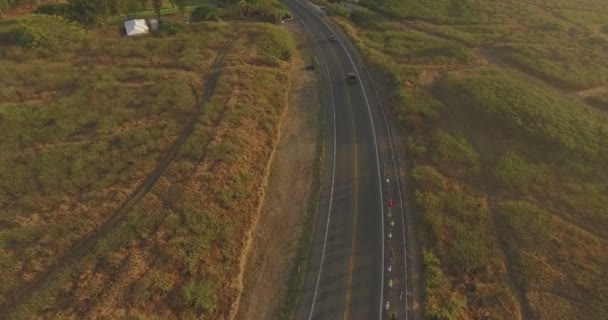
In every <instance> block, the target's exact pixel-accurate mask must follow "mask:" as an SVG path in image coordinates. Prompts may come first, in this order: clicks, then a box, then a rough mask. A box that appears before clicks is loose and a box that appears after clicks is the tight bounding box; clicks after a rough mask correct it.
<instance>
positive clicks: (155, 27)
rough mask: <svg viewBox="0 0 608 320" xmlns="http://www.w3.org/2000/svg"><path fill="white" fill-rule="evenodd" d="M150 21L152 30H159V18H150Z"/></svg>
mask: <svg viewBox="0 0 608 320" xmlns="http://www.w3.org/2000/svg"><path fill="white" fill-rule="evenodd" d="M148 22H149V23H150V30H152V31H158V19H149V20H148Z"/></svg>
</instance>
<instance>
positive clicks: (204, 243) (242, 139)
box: [0, 23, 290, 318]
mask: <svg viewBox="0 0 608 320" xmlns="http://www.w3.org/2000/svg"><path fill="white" fill-rule="evenodd" d="M194 28H195V29H194V30H193V31H192V32H186V33H183V34H179V35H178V36H176V37H166V38H160V39H158V38H141V39H134V40H131V39H121V38H112V39H107V38H106V39H103V40H101V41H99V42H100V43H98V44H93V45H92V46H91V45H89V47H87V48H86V49H84V52H83V50H82V49H79V48H74V51H69V50H66V51H65V52H64V53H62V54H61V55H60V56H59V57H57V56H53V57H48V58H45V59H49V60H53V61H58V62H56V64H58V65H60V66H61V72H58V71H56V70H55V71H53V70H48V71H52V72H50V73H49V72H43V73H42V74H43V75H46V74H55V75H56V76H58V77H60V78H61V79H66V80H65V81H67V83H68V84H71V83H72V82H70V81H71V80H70V79H80V77H81V72H82V71H81V69H80V68H79V67H76V68H71V67H70V64H75V65H76V66H78V64H79V63H82V64H83V65H84V64H85V62H84V60H86V64H88V65H90V66H89V67H87V69H86V70H96V71H97V72H98V73H96V74H95V76H88V77H87V76H86V75H85V77H84V78H85V79H87V78H90V79H91V80H90V82H91V85H92V86H93V88H94V89H93V92H94V93H95V95H94V96H87V95H86V92H87V90H82V91H83V92H82V93H80V92H81V91H75V92H74V91H66V92H65V93H63V94H62V95H61V96H60V97H59V99H58V102H57V103H62V105H65V106H66V108H67V110H71V109H69V108H75V107H77V106H80V105H83V104H79V103H74V104H69V102H72V101H74V99H75V98H74V97H75V96H76V97H78V96H79V95H80V94H82V95H83V96H84V98H87V99H89V100H87V103H86V104H85V105H87V106H95V108H99V109H100V110H103V111H106V110H107V109H109V110H112V111H114V112H115V113H116V114H117V116H116V117H118V115H120V116H122V117H120V118H118V119H114V118H112V117H111V115H112V113H110V114H109V115H107V114H106V116H105V117H101V116H99V117H93V118H98V119H101V120H99V121H101V123H100V124H97V125H95V126H94V128H95V130H83V129H82V128H80V127H78V126H76V127H75V128H74V129H73V131H75V132H77V134H76V135H74V134H69V133H62V134H57V136H51V137H49V136H48V135H46V136H35V138H31V139H29V140H25V142H24V139H23V138H21V139H20V138H19V137H17V136H15V138H14V139H12V140H7V145H8V146H11V147H12V148H14V150H22V149H23V148H27V147H31V148H32V150H34V151H31V152H28V154H31V157H32V159H33V160H34V161H36V159H38V158H42V159H47V158H45V157H43V156H44V155H43V152H42V151H36V150H38V149H36V148H35V147H34V146H39V145H44V147H42V148H39V150H47V149H49V150H53V151H54V150H61V151H62V152H63V153H62V155H65V157H68V158H67V159H71V157H70V155H73V154H78V155H81V154H83V152H85V151H86V152H93V154H92V155H94V156H95V160H96V161H97V162H101V163H109V164H112V166H110V167H109V168H107V169H105V171H102V172H104V175H102V173H101V172H97V171H95V170H93V171H92V172H91V173H90V174H92V175H93V176H86V177H87V178H90V179H92V180H93V179H97V180H99V179H107V177H106V176H108V175H111V176H113V177H115V179H114V180H111V181H107V182H106V183H107V184H104V185H102V186H100V187H99V188H93V190H90V191H89V190H88V189H86V188H79V189H78V188H77V189H74V187H73V186H72V185H71V184H70V183H72V177H71V176H69V175H67V176H66V175H65V173H64V171H55V170H54V166H51V165H50V164H48V165H47V166H46V167H44V168H45V169H46V170H48V169H53V170H52V171H51V172H52V173H53V174H55V175H54V176H53V177H52V178H53V179H52V181H54V180H55V179H59V180H60V181H62V183H63V184H64V185H61V187H62V188H58V187H54V188H53V189H48V193H45V192H42V191H38V192H30V191H28V190H31V189H18V188H19V187H22V188H26V187H27V188H29V187H30V186H31V185H32V184H31V183H32V182H31V181H30V180H28V179H30V178H29V177H28V176H26V177H23V178H22V177H21V176H18V175H15V174H14V173H13V174H12V175H11V176H10V177H11V178H12V179H11V180H10V182H11V184H10V185H7V184H3V187H4V188H5V189H3V191H2V192H3V194H5V195H8V196H9V197H10V198H9V200H8V201H5V202H0V205H4V206H5V207H4V208H7V209H8V210H5V211H4V212H3V214H2V223H3V225H6V228H5V229H4V230H3V231H2V233H1V235H2V236H1V239H2V240H3V242H2V249H1V250H0V252H1V254H2V255H3V256H2V264H3V265H4V266H6V268H4V269H3V272H2V279H3V280H6V281H3V287H2V290H3V291H2V292H3V295H4V296H5V297H6V295H10V294H11V292H12V291H14V290H16V288H17V287H18V286H21V285H23V284H25V283H28V282H29V281H30V279H33V278H35V277H36V275H37V274H39V273H41V272H43V271H44V270H46V268H48V267H49V266H51V265H53V264H55V263H56V262H57V261H59V259H60V258H61V257H62V256H64V255H65V254H69V250H70V248H71V246H72V245H73V244H74V243H76V242H77V241H78V240H79V239H82V238H86V237H87V235H88V233H89V232H91V231H92V230H93V229H95V228H98V227H99V226H101V225H102V224H103V223H104V221H106V220H107V219H108V218H109V215H110V214H112V213H113V212H115V210H116V208H117V207H118V206H119V205H121V204H122V203H123V202H124V200H125V199H126V197H127V195H128V194H129V193H130V192H131V191H132V190H133V189H134V188H135V187H136V186H137V185H138V183H139V182H141V180H142V179H143V177H144V175H146V174H147V173H149V172H150V171H151V170H152V168H153V167H154V165H155V162H156V160H157V159H158V158H159V157H160V156H161V155H162V154H163V153H164V152H165V151H166V149H167V146H168V145H169V143H171V142H172V141H173V140H174V139H175V137H176V136H177V134H178V132H179V131H180V129H182V127H183V125H184V124H185V123H186V122H187V121H188V120H189V119H191V118H192V117H193V116H194V114H195V111H196V109H197V108H198V107H202V108H203V109H202V114H201V116H200V118H199V119H200V120H199V121H198V123H197V124H196V126H195V128H194V131H193V132H192V134H191V135H190V136H189V138H188V140H186V142H185V143H184V144H183V146H181V148H180V151H179V153H178V154H177V156H176V157H175V158H174V159H173V161H172V162H171V163H170V165H169V166H168V168H167V169H166V171H165V172H164V173H163V174H162V176H160V178H159V179H158V180H157V181H156V183H155V184H154V185H153V187H152V188H151V189H150V191H149V192H148V193H147V194H145V195H144V196H143V198H141V199H140V200H139V201H138V202H137V203H136V204H135V205H134V207H133V208H132V209H130V210H129V211H128V212H127V213H126V216H125V217H124V219H122V220H121V221H120V222H119V223H118V224H117V226H116V227H115V228H113V229H111V230H108V233H107V234H103V235H102V236H101V238H100V239H99V241H98V242H97V243H96V245H95V246H94V247H93V249H92V252H90V253H89V254H87V255H85V256H84V258H83V259H78V260H76V261H72V262H73V263H70V264H69V265H67V266H65V267H63V266H62V267H60V269H58V270H59V271H58V272H57V273H56V274H53V276H52V277H51V278H50V279H49V280H48V281H46V282H44V283H42V284H41V285H40V286H39V287H37V288H35V289H36V290H32V292H31V294H28V295H26V298H27V299H25V300H23V301H20V304H19V305H18V306H16V308H15V309H16V312H15V313H14V314H13V317H14V318H31V317H32V316H34V315H38V316H42V317H46V318H55V317H68V318H69V317H73V318H82V317H84V318H90V317H93V316H102V317H108V318H116V317H123V316H130V317H150V316H160V317H163V318H175V317H180V318H184V317H186V318H187V317H197V316H201V315H204V316H205V317H209V318H222V317H225V316H227V314H228V312H229V311H230V309H231V308H232V303H233V302H234V301H235V298H236V295H237V293H238V290H239V288H238V284H237V283H236V282H235V280H236V279H237V276H238V273H239V268H238V265H239V261H240V259H241V253H242V250H243V245H244V242H245V235H246V234H247V233H248V231H249V230H250V228H251V224H252V221H253V220H254V219H255V217H256V215H257V210H256V208H257V207H258V203H259V202H260V193H259V192H260V190H261V188H262V186H261V184H260V181H262V180H263V177H264V175H265V168H266V163H267V162H268V160H269V157H270V154H271V152H272V149H273V148H274V146H275V143H276V141H275V136H276V130H277V126H278V124H279V122H280V119H281V117H282V114H283V111H284V110H285V107H286V95H287V89H286V88H287V87H286V86H287V85H288V83H289V78H290V72H289V67H290V66H289V63H281V66H278V67H277V66H271V65H264V66H260V65H259V61H258V59H259V58H258V56H256V55H253V56H249V58H250V60H246V61H245V62H243V60H242V57H243V52H248V51H251V50H252V49H253V48H254V47H255V42H253V41H251V40H252V39H255V38H256V37H258V36H263V35H266V36H268V34H271V35H270V37H272V34H273V33H276V32H277V31H276V29H277V28H276V27H270V26H263V25H258V24H251V23H238V24H236V23H230V24H228V23H209V24H204V25H199V26H196V27H194ZM234 32H238V35H237V36H236V38H235V35H233V34H234ZM229 38H234V39H235V40H236V41H235V42H234V44H233V45H232V49H231V50H230V51H229V52H228V53H227V55H226V58H225V60H224V62H223V65H222V67H221V68H219V69H217V70H209V69H208V68H209V66H210V65H211V63H212V61H213V59H214V58H215V56H216V55H217V53H218V50H219V48H220V47H221V45H222V44H223V43H225V41H226V40H227V39H229ZM127 43H128V44H129V45H127ZM176 47H177V48H176ZM7 50H17V49H15V48H9V49H7ZM13 54H15V53H13ZM15 56H18V55H17V54H15ZM77 56H82V57H81V58H76V57H77ZM137 57H139V59H138V58H137ZM71 58H74V59H71ZM96 59H98V60H96ZM141 59H143V60H141ZM254 60H255V61H254ZM37 61H39V62H36V63H39V66H40V68H52V66H53V65H54V63H51V64H47V65H48V66H45V60H37ZM72 61H73V62H72ZM154 61H162V63H156V64H155V65H154V67H153V68H150V66H149V65H148V64H146V63H147V62H154ZM254 62H255V63H254ZM130 63H132V64H130ZM6 65H10V63H9V62H7V63H6ZM101 65H103V66H101ZM19 66H21V67H22V68H26V67H27V66H28V65H27V64H22V65H17V67H14V68H13V70H15V71H14V72H15V74H19V73H22V72H23V69H19ZM70 72H71V73H70ZM209 72H219V73H220V75H219V78H218V82H217V87H216V88H215V92H214V93H213V96H212V98H211V100H210V101H209V102H208V103H206V104H205V105H204V106H198V105H197V101H198V99H199V95H200V92H201V91H202V90H203V89H204V85H202V84H201V81H200V80H199V79H200V78H201V75H204V74H205V73H209ZM4 79H5V78H4V77H3V80H4ZM10 79H14V78H10ZM17 79H19V78H18V77H17ZM7 80H9V79H7ZM101 80H104V81H105V82H100V81H101ZM10 81H15V80H10ZM22 81H26V80H25V79H23V80H22ZM123 81H126V82H129V83H134V82H135V83H136V84H133V85H129V86H124V87H123V86H121V83H122V82H123ZM39 83H40V85H42V84H44V83H46V81H43V79H40V80H39ZM81 83H82V81H81ZM84 83H85V84H86V83H87V82H86V81H85V82H84ZM11 85H12V86H14V87H15V90H18V88H25V90H32V86H28V85H23V83H19V82H14V83H12V84H10V85H9V86H5V88H10V86H11ZM78 89H80V88H78ZM78 89H77V90H78ZM19 90H21V89H19ZM34 90H36V89H34ZM89 91H90V90H89ZM3 92H8V93H6V94H12V93H11V91H10V90H5V91H3ZM12 96H14V97H15V98H17V97H18V95H16V94H12ZM108 97H110V99H108ZM106 100H110V101H106ZM78 101H79V100H76V102H78ZM10 103H11V102H8V103H7V104H5V106H3V108H2V111H3V112H5V113H3V115H6V114H10V115H12V114H11V113H6V112H7V111H9V110H13V109H14V110H19V109H16V108H17V107H18V105H19V102H17V101H16V102H13V104H12V105H11V104H10ZM6 105H8V106H6ZM72 105H73V106H72ZM53 106H54V105H53V104H51V105H49V106H48V107H47V108H48V111H47V112H49V114H54V113H56V109H53ZM104 106H107V107H106V108H107V109H104ZM11 108H13V109H11ZM38 108H40V107H38ZM12 112H15V111H12ZM66 112H67V111H66ZM100 112H101V111H100ZM106 112H107V111H106ZM126 112H131V113H135V114H136V115H138V114H139V117H133V116H132V115H131V114H130V113H127V114H125V113H126ZM60 115H61V114H60ZM74 115H79V114H78V113H69V112H67V114H66V115H65V117H67V116H70V117H74ZM57 118H58V119H57V120H55V121H70V123H78V121H77V119H78V118H75V119H76V120H75V119H72V118H66V119H65V120H64V119H63V118H62V117H60V116H59V115H58V116H57ZM152 119H153V120H157V119H166V120H165V121H162V120H160V121H158V122H156V121H150V120H152ZM29 121H30V122H29V123H31V124H36V123H37V121H41V120H40V118H34V119H31V120H29ZM42 121H46V120H44V118H43V120H42ZM169 121H172V123H171V122H170V124H171V125H169V126H168V125H167V124H166V123H167V122H169ZM104 122H108V123H107V124H106V123H104ZM143 124H146V125H143ZM84 126H85V128H89V127H88V126H91V125H90V124H89V123H88V122H86V121H84ZM35 127H36V126H25V123H20V122H16V123H14V124H13V126H12V127H11V128H9V129H11V130H13V132H14V133H13V134H14V135H16V134H20V133H21V132H23V134H26V133H27V134H30V135H31V134H32V133H31V132H28V130H29V129H28V128H35ZM139 128H142V129H139ZM156 128H159V129H156ZM153 129H156V131H152V130H153ZM140 130H145V131H144V132H146V134H147V135H146V136H144V137H141V138H137V139H136V140H127V141H129V142H130V144H127V145H126V146H125V148H124V149H119V150H116V146H118V147H120V146H121V144H120V141H122V140H119V139H120V138H122V137H130V135H129V133H131V132H139V131H140ZM155 132H158V138H157V140H153V139H150V138H149V135H150V134H152V135H153V136H154V134H156V133H155ZM74 136H76V137H79V138H78V139H79V140H85V141H86V140H90V141H91V142H89V143H83V144H82V145H81V144H75V145H73V144H70V143H68V142H70V141H71V140H70V139H73V138H72V137H74ZM38 137H43V138H38ZM117 137H118V138H117ZM104 138H105V139H107V146H105V149H101V151H100V148H99V147H95V148H93V146H98V145H100V144H103V143H104ZM130 139H133V138H130ZM30 141H31V142H30ZM116 141H118V142H116ZM9 142H10V144H8V143H9ZM143 146H145V148H146V149H144V150H150V151H146V153H142V151H141V148H142V147H143ZM67 148H71V149H68V150H69V151H65V149H67ZM83 149H84V150H83ZM104 150H106V151H104ZM84 154H85V155H86V153H84ZM3 156H5V157H9V158H7V160H5V162H3V164H4V165H5V166H4V167H3V169H7V168H11V171H3V172H15V170H14V166H15V165H18V164H19V162H17V161H19V160H18V159H15V160H12V159H13V158H10V154H8V153H7V154H3ZM4 159H5V158H3V160H4ZM59 159H62V158H59ZM6 161H9V162H6ZM10 161H13V162H14V163H16V164H11V163H13V162H10ZM38 161H39V160H38ZM57 161H60V160H55V162H53V165H55V164H62V162H61V161H60V162H57ZM62 161H63V162H65V161H66V160H62ZM63 165H65V166H67V167H68V168H69V167H73V166H74V164H73V163H72V162H68V163H65V164H63ZM116 166H119V167H120V169H118V170H116V169H113V168H114V167H116ZM68 172H69V171H68ZM17 173H19V174H26V173H27V171H23V173H21V171H17ZM99 176H101V177H99ZM49 180H51V178H49ZM85 182H86V183H88V184H90V183H92V182H89V180H84V182H83V183H85ZM93 186H95V185H93ZM50 187H51V186H49V188H50ZM6 188H12V189H6ZM46 190H47V189H45V191H46ZM51 190H53V192H50V191H51ZM87 191H88V192H87ZM16 192H18V193H16ZM25 201H27V202H25ZM76 209H77V210H76ZM59 235H61V236H59Z"/></svg>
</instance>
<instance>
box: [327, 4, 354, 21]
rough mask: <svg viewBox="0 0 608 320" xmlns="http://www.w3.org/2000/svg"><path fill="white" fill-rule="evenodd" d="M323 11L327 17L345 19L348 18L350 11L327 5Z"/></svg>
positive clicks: (334, 5)
mask: <svg viewBox="0 0 608 320" xmlns="http://www.w3.org/2000/svg"><path fill="white" fill-rule="evenodd" d="M325 11H326V12H327V15H328V16H341V17H345V18H348V17H350V10H349V9H347V8H345V7H343V6H341V5H338V4H330V5H328V6H327V9H326V10H325Z"/></svg>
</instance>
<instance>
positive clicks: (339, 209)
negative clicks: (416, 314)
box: [284, 0, 407, 319]
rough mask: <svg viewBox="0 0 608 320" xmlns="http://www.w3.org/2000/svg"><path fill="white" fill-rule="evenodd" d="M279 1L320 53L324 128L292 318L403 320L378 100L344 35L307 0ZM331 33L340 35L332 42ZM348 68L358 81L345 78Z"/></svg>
mask: <svg viewBox="0 0 608 320" xmlns="http://www.w3.org/2000/svg"><path fill="white" fill-rule="evenodd" d="M284 2H285V4H286V5H287V7H288V8H289V9H290V10H291V11H292V12H293V13H294V16H295V17H296V18H297V20H299V21H300V22H301V23H302V24H303V25H304V27H305V28H306V29H307V32H308V36H309V38H310V40H311V42H312V44H313V46H314V49H315V52H316V55H317V58H318V59H319V63H320V67H321V68H320V69H321V70H320V72H321V77H322V79H323V97H324V102H325V105H326V110H327V117H326V118H327V126H328V129H329V130H327V133H328V137H327V141H328V143H327V144H326V145H327V148H326V154H327V156H326V159H327V160H326V165H325V168H326V171H325V173H324V185H323V190H322V195H323V197H322V199H321V202H320V207H319V210H320V211H319V215H318V218H317V223H316V225H315V232H314V234H313V243H312V248H311V252H310V255H309V259H308V265H307V270H306V275H305V280H304V284H303V287H302V293H301V297H300V302H299V305H298V308H297V310H296V319H391V316H392V315H393V313H395V316H396V319H406V309H407V290H406V288H407V283H406V279H407V276H406V275H407V268H406V259H405V257H406V254H405V233H404V220H403V214H404V213H403V211H402V209H401V208H402V207H403V206H402V201H401V195H400V192H399V190H400V187H399V185H398V179H392V178H393V177H395V178H396V174H395V172H396V170H397V168H396V164H395V159H394V155H393V154H394V153H393V150H392V147H391V145H392V142H391V141H390V134H389V128H388V123H387V122H386V119H385V116H384V111H383V109H382V102H381V99H380V97H379V96H378V93H377V91H376V88H375V87H374V84H373V82H372V80H371V77H370V75H369V73H368V72H367V69H366V68H365V66H364V65H363V63H362V59H361V58H360V57H359V55H358V54H357V52H356V49H355V47H354V45H353V44H352V43H351V42H350V41H349V40H348V37H347V36H346V35H345V34H343V33H342V32H341V31H340V30H339V29H338V28H336V27H334V25H333V24H332V23H331V22H330V21H328V20H327V19H326V18H325V17H324V14H323V12H321V11H320V10H319V9H318V8H317V7H314V6H312V5H311V4H310V3H308V1H306V0H285V1H284ZM330 35H335V36H336V37H337V40H338V41H337V42H335V43H332V42H329V41H328V37H329V36H330ZM347 72H354V73H355V74H357V78H358V80H359V83H358V84H347V83H346V79H345V74H346V73H347ZM387 174H388V178H390V181H389V182H387V181H386V178H387V176H386V175H387ZM389 200H393V203H394V204H393V205H392V207H391V208H389V204H388V203H389ZM389 210H390V211H391V214H390V216H391V218H389V217H388V216H389V215H388V211H389ZM391 219H392V221H393V223H394V226H393V227H391V223H390V221H391ZM389 232H390V233H391V234H392V238H391V239H389V238H388V233H389ZM389 265H390V266H391V269H392V270H391V271H390V272H389V270H388V268H389ZM389 279H391V280H392V288H391V289H389V288H388V287H389V286H388V281H389ZM402 292H403V294H402ZM387 301H389V302H390V309H389V310H388V311H386V310H385V303H386V302H387Z"/></svg>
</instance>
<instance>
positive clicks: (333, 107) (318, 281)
mask: <svg viewBox="0 0 608 320" xmlns="http://www.w3.org/2000/svg"><path fill="white" fill-rule="evenodd" d="M292 13H293V15H294V16H296V18H297V19H298V20H300V24H302V25H303V26H304V28H306V31H308V33H309V34H310V40H311V41H312V42H313V44H314V45H315V46H316V47H317V49H318V53H319V55H320V56H321V57H322V60H323V62H324V63H323V65H324V66H325V68H323V69H325V74H326V75H327V79H328V80H329V92H330V96H331V109H332V113H333V128H334V130H333V140H334V141H333V143H334V145H333V154H332V161H331V162H332V169H331V188H330V191H329V209H328V212H327V222H326V223H325V235H324V237H323V249H322V250H321V262H320V263H319V272H318V273H317V281H316V283H315V293H314V295H313V298H312V305H311V306H310V312H309V314H308V320H311V319H312V314H313V312H314V309H315V301H316V300H317V293H318V291H319V283H320V282H321V273H322V272H323V260H325V248H326V247H327V234H328V231H329V221H330V219H331V209H332V203H333V196H334V181H335V171H336V107H335V102H334V93H333V86H332V82H331V75H330V74H329V69H328V67H327V60H326V59H325V55H324V54H323V50H321V47H320V46H319V43H318V42H317V40H316V39H315V38H314V36H313V34H312V32H311V31H310V29H309V28H308V26H306V24H305V23H304V22H303V21H302V19H301V18H300V17H299V16H298V15H297V14H296V13H295V12H293V11H292Z"/></svg>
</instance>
